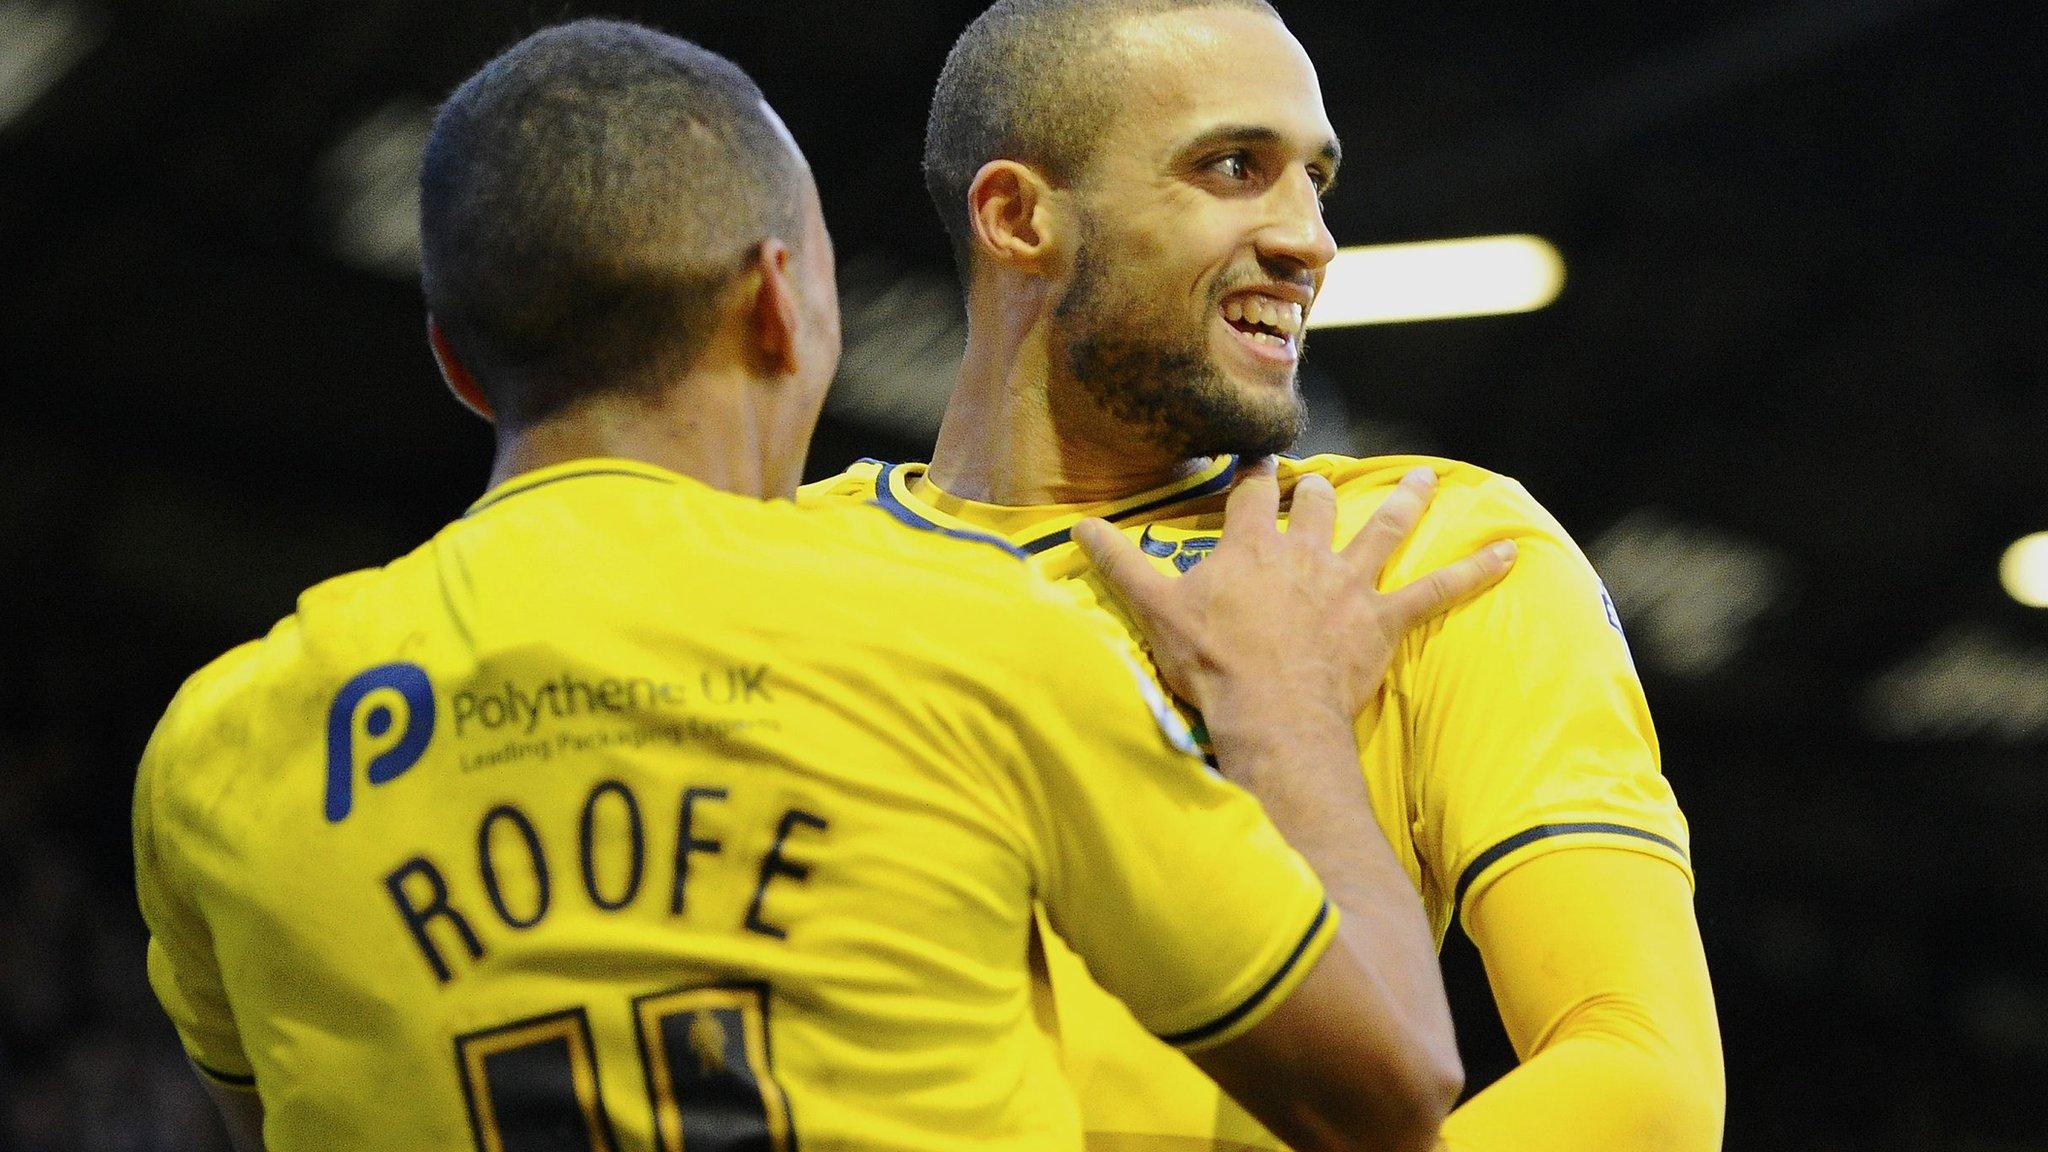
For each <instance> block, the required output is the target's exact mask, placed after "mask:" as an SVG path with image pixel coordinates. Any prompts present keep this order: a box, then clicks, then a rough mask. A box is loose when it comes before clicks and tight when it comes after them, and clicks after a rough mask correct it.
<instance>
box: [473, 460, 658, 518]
mask: <svg viewBox="0 0 2048 1152" xmlns="http://www.w3.org/2000/svg"><path fill="white" fill-rule="evenodd" d="M585 476H631V477H633V478H634V479H637V480H652V481H654V482H655V483H657V484H673V483H675V481H673V480H670V479H669V478H667V477H666V476H650V475H648V474H647V473H645V472H633V471H629V470H627V469H624V468H591V469H588V470H586V471H582V472H564V473H562V474H561V475H560V476H550V477H548V478H547V479H545V480H535V481H533V482H532V483H530V484H525V485H522V486H520V487H518V488H507V489H505V490H504V491H502V492H496V493H493V494H491V495H489V496H486V497H484V498H483V499H481V500H479V501H477V502H476V503H474V504H472V505H470V506H469V511H467V512H464V513H463V514H462V515H463V518H464V519H468V518H469V517H471V516H474V515H476V514H477V513H479V512H481V511H483V510H484V509H486V508H495V507H496V506H498V505H499V504H502V503H504V502H505V501H507V500H510V499H511V498H512V497H514V496H524V495H526V494H527V493H528V492H531V491H533V490H534V489H536V488H545V487H547V486H548V485H550V484H559V483H561V482H562V481H564V480H581V479H582V478H584V477H585Z"/></svg>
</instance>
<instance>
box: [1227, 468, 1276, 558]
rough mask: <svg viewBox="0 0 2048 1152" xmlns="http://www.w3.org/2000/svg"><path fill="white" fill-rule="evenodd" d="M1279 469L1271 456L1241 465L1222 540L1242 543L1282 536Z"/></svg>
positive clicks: (1228, 505) (1231, 495) (1228, 502)
mask: <svg viewBox="0 0 2048 1152" xmlns="http://www.w3.org/2000/svg"><path fill="white" fill-rule="evenodd" d="M1278 473H1279V466H1278V464H1277V463H1276V462H1275V461H1274V459H1273V458H1272V457H1271V456H1262V457H1260V458H1259V459H1258V460H1257V461H1256V462H1253V463H1250V464H1244V465H1241V466H1239V468H1238V470H1237V485H1236V487H1233V488H1232V489H1231V490H1230V499H1229V500H1228V501H1226V502H1225V503H1224V505H1223V539H1224V541H1225V542H1226V543H1227V542H1229V541H1230V540H1232V539H1233V538H1234V539H1236V540H1237V541H1239V542H1240V543H1244V542H1248V541H1251V540H1253V539H1254V538H1257V539H1264V538H1266V537H1271V536H1277V535H1279V534H1280V528H1279V520H1280V481H1279V475H1278Z"/></svg>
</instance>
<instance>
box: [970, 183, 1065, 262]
mask: <svg viewBox="0 0 2048 1152" xmlns="http://www.w3.org/2000/svg"><path fill="white" fill-rule="evenodd" d="M967 220H968V224H969V226H970V227H971V228H972V229H973V232H974V242H975V247H976V248H977V249H978V250H979V251H980V253H981V255H982V256H983V257H984V258H986V259H989V260H993V261H995V262H996V263H998V264H1001V265H1003V266H1005V267H1010V268H1015V269H1017V270H1018V271H1020V272H1028V273H1037V274H1041V275H1043V274H1045V273H1046V272H1047V271H1048V270H1049V267H1048V266H1049V265H1050V264H1051V263H1052V261H1053V260H1054V258H1055V255H1056V253H1057V251H1058V248H1059V242H1060V240H1061V239H1062V236H1061V231H1062V228H1061V225H1062V223H1063V221H1062V220H1061V212H1060V203H1059V192H1058V190H1057V189H1055V188H1054V187H1053V186H1052V184H1051V183H1049V182H1048V181H1047V180H1046V178H1045V176H1044V175H1043V174H1041V173H1040V172H1039V171H1038V170H1037V169H1036V168H1033V167H1031V166H1030V165H1029V164H1020V163H1018V162H1017V161H1015V160H991V161H989V162H988V163H986V164H983V165H982V166H981V171H979V172H976V173H975V174H974V182H973V183H972V184H969V185H968V186H967Z"/></svg>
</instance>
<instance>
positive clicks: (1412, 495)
mask: <svg viewBox="0 0 2048 1152" xmlns="http://www.w3.org/2000/svg"><path fill="white" fill-rule="evenodd" d="M1435 495H1436V473H1435V472H1433V471H1431V470H1430V469H1428V468H1415V469H1412V470H1410V471H1409V473H1408V474H1407V475H1406V476H1403V477H1401V482H1400V483H1399V484H1397V485H1395V486H1394V490H1393V491H1392V492H1390V493H1388V494H1387V498H1386V499H1385V500H1383V501H1381V502H1380V506H1379V507H1378V508H1376V509H1374V510H1373V514H1372V518H1371V519H1370V520H1367V521H1366V522H1365V527H1363V528H1361V529H1359V530H1358V535H1357V536H1356V537H1354V538H1353V539H1352V541H1351V543H1350V544H1349V545H1347V546H1346V547H1345V549H1344V555H1345V556H1346V557H1347V558H1349V559H1350V560H1351V561H1352V562H1353V563H1354V564H1355V565H1356V566H1357V568H1358V570H1359V572H1360V574H1361V575H1363V576H1364V577H1365V578H1366V579H1368V580H1371V581H1374V582H1377V581H1378V579H1379V575H1380V573H1381V572H1382V571H1383V570H1385V568H1386V566H1387V561H1388V560H1389V559H1392V557H1393V555H1394V553H1395V552H1396V551H1397V550H1399V549H1400V547H1401V545H1402V544H1403V543H1405V542H1407V539H1408V537H1409V535H1410V534H1411V533H1413V532H1414V531H1415V526H1416V525H1417V524H1419V523H1421V522H1422V512H1423V509H1425V508H1427V507H1429V502H1430V500H1431V499H1432V498H1434V497H1435Z"/></svg>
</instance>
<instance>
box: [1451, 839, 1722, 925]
mask: <svg viewBox="0 0 2048 1152" xmlns="http://www.w3.org/2000/svg"><path fill="white" fill-rule="evenodd" d="M1589 832H1596V833H1602V834H1605V835H1609V836H1633V837H1635V838H1636V839H1638V840H1648V841H1651V842H1652V843H1656V844H1662V845H1663V846H1664V847H1666V848H1669V849H1671V850H1672V851H1673V852H1676V853H1678V858H1679V859H1681V860H1687V861H1690V860H1691V857H1689V856H1688V855H1686V851H1685V849H1683V848H1680V847H1679V846H1678V845H1677V844H1674V843H1672V842H1671V841H1669V840H1666V839H1665V838H1664V837H1662V836H1659V835H1657V834H1656V833H1655V832H1645V831H1643V830H1642V829H1641V828H1631V827H1629V826H1628V825H1626V824H1595V823H1587V824H1538V825H1537V826H1536V827H1534V828H1531V829H1529V830H1527V831H1525V832H1517V833H1515V834H1514V835H1513V836H1510V837H1508V838H1507V839H1505V840H1503V841H1501V842H1500V843H1498V844H1495V845H1494V846H1493V847H1491V848H1488V849H1487V850H1486V851H1484V852H1481V853H1480V854H1479V858H1478V859H1477V860H1474V861H1472V863H1471V865H1470V866H1469V867H1467V868H1466V869H1465V874H1464V875H1463V876H1460V877H1458V891H1457V894H1456V895H1455V896H1453V897H1452V899H1451V907H1453V908H1460V907H1463V906H1464V903H1465V893H1466V892H1468V891H1470V890H1471V888H1472V882H1473V881H1475V880H1477V879H1479V877H1480V876H1481V875H1483V874H1484V873H1485V872H1486V870H1487V869H1488V868H1491V867H1493V866H1494V865H1495V864H1498V863H1500V861H1501V860H1502V859H1503V858H1505V857H1507V856H1509V855H1512V854H1513V853H1515V852H1518V851H1520V850H1522V849H1524V848H1527V847H1528V846H1529V845H1531V844H1534V843H1536V842H1537V841H1538V840H1548V839H1550V838H1551V837H1552V836H1578V835H1583V834H1585V833H1589Z"/></svg>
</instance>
